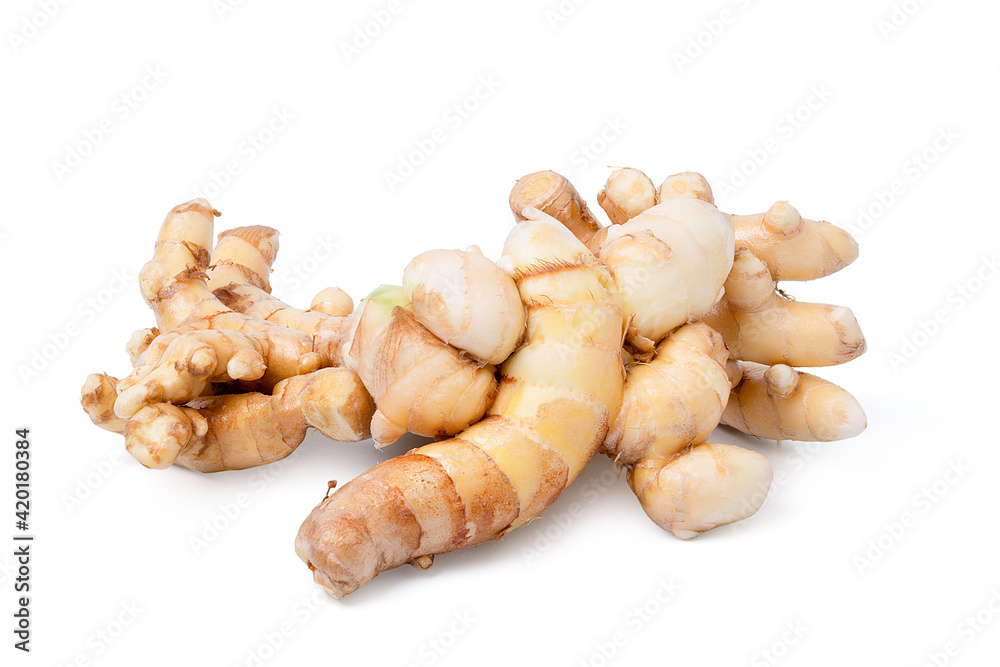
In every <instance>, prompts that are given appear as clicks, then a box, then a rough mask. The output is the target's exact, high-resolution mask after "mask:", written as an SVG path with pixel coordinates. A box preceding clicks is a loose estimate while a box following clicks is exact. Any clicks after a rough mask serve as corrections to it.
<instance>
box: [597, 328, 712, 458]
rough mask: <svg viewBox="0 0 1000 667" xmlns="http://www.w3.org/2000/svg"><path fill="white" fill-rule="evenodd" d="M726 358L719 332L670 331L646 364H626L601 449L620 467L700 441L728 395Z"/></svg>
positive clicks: (668, 455) (705, 329) (708, 430)
mask: <svg viewBox="0 0 1000 667" xmlns="http://www.w3.org/2000/svg"><path fill="white" fill-rule="evenodd" d="M728 356H729V353H728V351H727V350H726V344H725V343H724V342H723V341H722V336H720V335H719V334H718V333H717V332H715V331H714V330H713V329H712V328H711V327H709V326H708V325H706V324H700V323H698V324H688V325H685V326H683V327H681V328H679V329H677V330H676V331H675V332H673V333H672V334H670V336H668V337H667V338H666V339H665V340H664V341H663V342H662V343H660V344H659V345H658V346H657V348H656V355H655V356H654V357H653V359H652V360H651V361H650V362H649V363H638V362H636V363H632V364H629V365H628V366H627V375H626V379H625V396H624V399H623V400H622V409H621V411H620V412H619V413H618V418H617V419H616V420H614V425H613V426H612V428H611V431H610V432H609V433H608V438H607V440H606V442H605V443H604V451H605V453H606V454H607V455H608V456H610V457H611V458H613V459H615V461H617V462H618V463H619V464H621V465H631V464H634V463H639V462H640V461H643V460H659V461H661V462H664V461H666V460H667V459H668V458H670V457H671V456H673V455H674V454H676V453H677V452H679V451H680V450H682V449H684V448H685V447H687V446H688V445H690V444H692V443H700V442H705V441H706V440H707V439H708V436H709V434H711V432H712V430H713V429H714V428H715V427H716V426H717V425H718V424H719V419H720V417H721V416H722V411H723V408H725V406H726V401H727V400H728V399H729V391H730V384H729V377H728V375H727V374H726V360H727V358H728Z"/></svg>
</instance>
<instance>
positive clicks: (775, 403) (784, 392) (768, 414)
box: [722, 362, 868, 442]
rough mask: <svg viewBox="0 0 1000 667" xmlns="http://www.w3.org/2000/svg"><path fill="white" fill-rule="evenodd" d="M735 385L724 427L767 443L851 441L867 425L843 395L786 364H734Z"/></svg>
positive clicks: (856, 405)
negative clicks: (736, 378) (768, 440)
mask: <svg viewBox="0 0 1000 667" xmlns="http://www.w3.org/2000/svg"><path fill="white" fill-rule="evenodd" d="M735 365H736V370H735V373H736V374H737V375H738V377H739V382H738V383H737V384H735V385H734V386H733V393H732V396H731V397H730V399H729V404H728V405H727V406H726V409H725V412H723V414H722V423H723V424H725V425H727V426H731V427H733V428H736V429H738V430H740V431H743V432H744V433H748V434H750V435H755V436H757V437H759V438H768V439H770V440H802V441H813V442H830V441H833V440H844V439H846V438H853V437H855V436H856V435H858V434H860V433H861V432H862V431H863V430H864V429H865V427H866V426H867V424H868V421H867V418H866V417H865V412H864V410H863V409H862V407H861V404H860V403H858V401H857V400H856V399H855V398H854V397H853V396H852V395H851V394H849V393H848V392H847V391H845V390H844V389H841V388H840V387H838V386H837V385H835V384H833V383H831V382H827V381H826V380H823V379H822V378H818V377H816V376H815V375H809V374H807V373H799V372H797V371H796V370H794V369H792V368H789V367H788V366H784V365H779V366H771V367H768V366H764V365H761V364H754V363H750V362H735Z"/></svg>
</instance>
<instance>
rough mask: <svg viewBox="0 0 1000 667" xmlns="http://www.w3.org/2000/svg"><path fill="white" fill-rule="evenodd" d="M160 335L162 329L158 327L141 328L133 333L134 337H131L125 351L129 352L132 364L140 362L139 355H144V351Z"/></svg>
mask: <svg viewBox="0 0 1000 667" xmlns="http://www.w3.org/2000/svg"><path fill="white" fill-rule="evenodd" d="M159 335H160V330H159V329H157V328H156V327H150V328H148V329H139V330H138V331H136V332H134V333H133V334H132V337H131V338H129V341H128V343H126V345H125V351H126V352H128V358H129V361H131V362H132V366H135V365H136V364H138V363H139V357H141V356H142V353H143V352H145V351H146V349H147V348H148V347H149V346H150V344H151V343H152V342H153V341H154V340H155V339H156V337H157V336H159Z"/></svg>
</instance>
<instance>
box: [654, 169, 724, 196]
mask: <svg viewBox="0 0 1000 667" xmlns="http://www.w3.org/2000/svg"><path fill="white" fill-rule="evenodd" d="M656 196H657V201H658V202H664V201H667V200H669V199H700V200H701V201H703V202H707V203H709V204H715V196H714V195H713V194H712V186H711V185H709V184H708V181H707V180H705V177H704V176H702V175H701V174H699V173H697V172H694V171H685V172H681V173H680V174H674V175H673V176H667V178H666V179H664V181H663V183H661V184H660V187H659V188H658V189H657V191H656Z"/></svg>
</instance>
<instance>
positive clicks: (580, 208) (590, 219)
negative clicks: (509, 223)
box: [508, 171, 601, 245]
mask: <svg viewBox="0 0 1000 667" xmlns="http://www.w3.org/2000/svg"><path fill="white" fill-rule="evenodd" d="M508 203H509V204H510V210H511V212H512V213H513V214H514V218H515V219H516V220H517V221H518V222H523V221H524V220H526V219H527V216H526V214H525V212H524V211H525V209H529V208H533V209H537V210H539V211H541V212H542V213H544V214H546V215H549V216H552V217H553V218H555V219H556V220H558V221H559V222H561V223H563V224H564V225H566V227H567V228H568V229H569V230H570V231H571V232H573V235H574V236H576V237H577V238H578V239H580V241H582V242H583V243H584V244H588V245H589V241H590V239H591V237H592V236H593V235H594V234H596V233H597V231H598V230H599V229H600V228H601V225H600V223H598V222H597V218H595V217H594V214H593V213H591V212H590V209H589V208H588V207H587V202H586V201H584V199H583V197H581V196H580V193H579V192H577V189H576V188H575V187H573V184H572V183H570V182H569V180H568V179H567V178H566V177H565V176H563V175H562V174H557V173H556V172H554V171H536V172H534V173H533V174H528V175H527V176H522V177H521V178H520V179H519V180H518V181H517V183H515V184H514V187H513V188H512V189H511V191H510V197H509V200H508Z"/></svg>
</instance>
